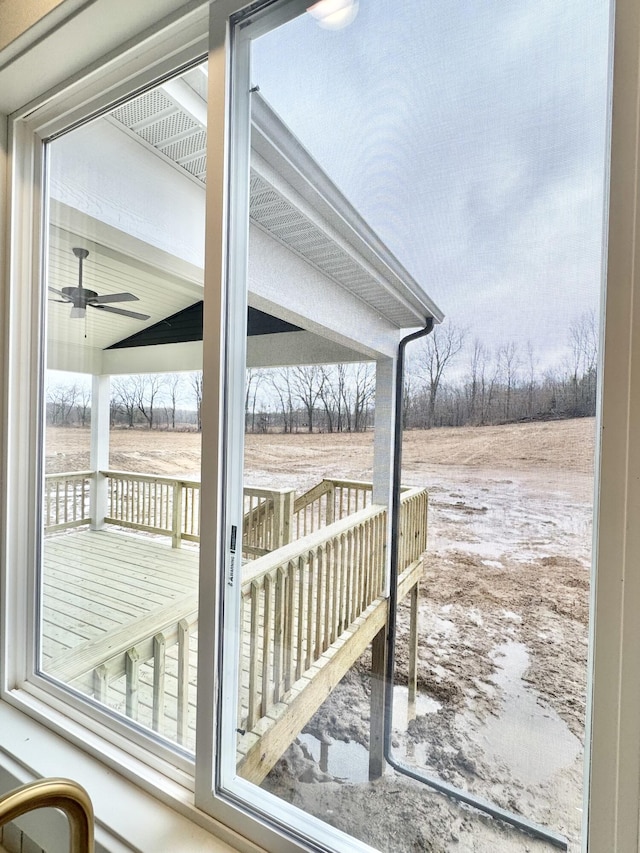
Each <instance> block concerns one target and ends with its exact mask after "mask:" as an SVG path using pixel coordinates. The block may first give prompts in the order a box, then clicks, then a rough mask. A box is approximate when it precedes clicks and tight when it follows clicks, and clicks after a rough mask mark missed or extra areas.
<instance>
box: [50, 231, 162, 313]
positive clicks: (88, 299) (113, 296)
mask: <svg viewBox="0 0 640 853" xmlns="http://www.w3.org/2000/svg"><path fill="white" fill-rule="evenodd" d="M73 254H74V255H75V256H76V258H77V259H78V263H79V269H78V286H77V287H63V288H62V290H56V288H55V287H50V288H49V290H50V291H51V292H52V293H55V294H56V295H57V296H61V297H62V299H54V300H52V301H53V302H66V303H69V304H70V305H71V314H70V316H71V317H85V316H86V313H87V307H89V308H98V309H99V310H100V311H108V312H109V313H111V314H121V315H122V316H123V317H131V318H132V319H134V320H148V319H149V316H150V315H149V314H138V313H137V312H136V311H127V310H126V309H124V308H112V307H111V305H110V304H109V303H110V302H137V301H138V297H137V296H134V295H133V293H107V294H105V295H104V296H99V295H98V294H97V293H96V291H95V290H89V289H88V288H86V287H83V286H82V262H83V261H84V260H85V258H87V257H88V256H89V250H88V249H80V248H75V249H73Z"/></svg>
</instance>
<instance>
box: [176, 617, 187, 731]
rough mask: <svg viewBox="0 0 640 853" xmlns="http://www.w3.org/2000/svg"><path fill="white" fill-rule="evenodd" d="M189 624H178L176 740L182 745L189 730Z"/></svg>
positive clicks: (183, 622) (184, 622) (184, 620)
mask: <svg viewBox="0 0 640 853" xmlns="http://www.w3.org/2000/svg"><path fill="white" fill-rule="evenodd" d="M189 634H190V631H189V623H188V622H187V620H186V619H181V620H180V621H179V622H178V719H177V739H178V743H179V744H181V745H184V744H185V743H186V742H187V733H188V729H189Z"/></svg>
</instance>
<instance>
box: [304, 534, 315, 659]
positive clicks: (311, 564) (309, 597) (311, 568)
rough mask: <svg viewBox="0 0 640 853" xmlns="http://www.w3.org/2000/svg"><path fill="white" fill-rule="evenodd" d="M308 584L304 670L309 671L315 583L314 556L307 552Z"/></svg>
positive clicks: (311, 654)
mask: <svg viewBox="0 0 640 853" xmlns="http://www.w3.org/2000/svg"><path fill="white" fill-rule="evenodd" d="M308 565H309V582H308V586H307V611H306V613H307V654H306V655H305V662H304V668H305V669H309V667H310V666H311V661H312V660H315V658H314V656H313V653H312V650H313V610H314V607H313V605H314V595H313V587H314V583H315V556H314V553H313V551H309V556H308Z"/></svg>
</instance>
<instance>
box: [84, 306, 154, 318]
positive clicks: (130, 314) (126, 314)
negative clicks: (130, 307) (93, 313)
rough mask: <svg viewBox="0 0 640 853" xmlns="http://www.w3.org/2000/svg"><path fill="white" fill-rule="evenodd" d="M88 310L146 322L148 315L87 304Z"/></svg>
mask: <svg viewBox="0 0 640 853" xmlns="http://www.w3.org/2000/svg"><path fill="white" fill-rule="evenodd" d="M89 308H97V309H98V311H108V312H109V313H110V314H121V315H122V316H123V317H131V318H132V319H134V320H148V319H149V317H150V316H151V315H150V314H138V313H136V312H135V311H125V310H124V309H123V308H110V307H109V306H108V305H95V304H94V303H93V302H89Z"/></svg>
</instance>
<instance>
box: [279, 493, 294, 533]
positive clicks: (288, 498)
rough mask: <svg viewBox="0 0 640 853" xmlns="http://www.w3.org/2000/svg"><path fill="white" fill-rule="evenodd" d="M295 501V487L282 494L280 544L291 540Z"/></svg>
mask: <svg viewBox="0 0 640 853" xmlns="http://www.w3.org/2000/svg"><path fill="white" fill-rule="evenodd" d="M295 502H296V493H295V489H291V490H290V491H288V492H284V493H283V495H282V542H281V544H282V545H288V544H289V542H291V541H293V505H294V504H295Z"/></svg>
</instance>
